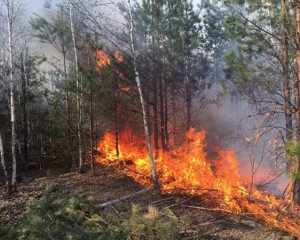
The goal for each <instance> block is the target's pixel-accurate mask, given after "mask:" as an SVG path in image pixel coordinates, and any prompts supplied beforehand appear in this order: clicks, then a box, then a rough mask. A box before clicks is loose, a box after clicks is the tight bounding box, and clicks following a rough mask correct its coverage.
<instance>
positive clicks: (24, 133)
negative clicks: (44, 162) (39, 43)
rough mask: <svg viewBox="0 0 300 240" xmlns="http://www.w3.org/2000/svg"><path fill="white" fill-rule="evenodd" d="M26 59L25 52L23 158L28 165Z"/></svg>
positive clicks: (23, 72) (23, 69) (23, 70)
mask: <svg viewBox="0 0 300 240" xmlns="http://www.w3.org/2000/svg"><path fill="white" fill-rule="evenodd" d="M26 59H27V54H25V59H24V56H23V54H22V57H21V61H22V92H23V106H22V107H23V158H24V161H25V163H26V167H28V163H29V150H28V145H29V144H28V143H29V141H28V137H29V129H28V128H29V122H28V121H29V120H28V77H27V69H26Z"/></svg>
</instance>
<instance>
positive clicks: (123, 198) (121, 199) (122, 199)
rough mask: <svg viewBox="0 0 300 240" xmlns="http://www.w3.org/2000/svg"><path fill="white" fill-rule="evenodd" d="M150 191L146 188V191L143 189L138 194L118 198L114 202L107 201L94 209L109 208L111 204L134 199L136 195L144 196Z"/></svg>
mask: <svg viewBox="0 0 300 240" xmlns="http://www.w3.org/2000/svg"><path fill="white" fill-rule="evenodd" d="M151 190H152V189H151V188H146V189H143V190H141V191H138V192H135V193H132V194H129V195H126V196H123V197H119V198H117V199H114V200H111V201H108V202H105V203H100V204H96V205H95V207H96V208H105V207H108V206H111V205H113V204H117V203H119V202H122V201H125V200H128V199H130V198H134V197H136V196H138V195H142V194H144V193H146V192H150V191H151Z"/></svg>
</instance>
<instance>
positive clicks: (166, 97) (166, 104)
mask: <svg viewBox="0 0 300 240" xmlns="http://www.w3.org/2000/svg"><path fill="white" fill-rule="evenodd" d="M164 97H165V126H164V128H165V144H166V149H168V146H169V130H168V119H169V118H168V84H167V80H166V79H165V86H164Z"/></svg>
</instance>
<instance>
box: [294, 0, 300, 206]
mask: <svg viewBox="0 0 300 240" xmlns="http://www.w3.org/2000/svg"><path fill="white" fill-rule="evenodd" d="M294 4H295V20H296V82H295V88H296V99H297V110H296V122H297V124H296V139H297V141H298V142H299V141H300V2H299V1H298V0H295V1H294ZM299 161H300V158H299V157H298V158H297V163H296V164H295V166H293V171H294V172H295V179H294V182H293V200H294V202H295V203H297V204H300V176H299V172H300V164H299Z"/></svg>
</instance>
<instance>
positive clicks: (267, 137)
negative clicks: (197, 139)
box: [194, 84, 288, 195]
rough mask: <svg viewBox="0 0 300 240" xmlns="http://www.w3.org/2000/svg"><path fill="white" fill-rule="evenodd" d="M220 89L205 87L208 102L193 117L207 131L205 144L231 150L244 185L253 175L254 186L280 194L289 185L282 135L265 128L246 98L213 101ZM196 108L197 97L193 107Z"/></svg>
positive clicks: (261, 118)
mask: <svg viewBox="0 0 300 240" xmlns="http://www.w3.org/2000/svg"><path fill="white" fill-rule="evenodd" d="M220 88H221V87H220V85H218V84H214V85H213V86H212V87H211V88H210V89H208V90H205V92H204V95H205V97H206V99H207V104H206V107H205V108H204V109H203V110H202V111H199V112H196V114H195V116H194V125H195V127H196V129H197V130H201V129H204V130H205V131H206V133H207V137H206V140H207V144H208V146H219V147H222V148H223V149H226V150H234V152H235V155H236V157H237V159H238V160H239V165H240V175H241V176H242V177H243V179H244V181H245V184H250V182H251V181H252V175H253V182H254V184H255V185H256V186H257V187H259V188H261V189H264V190H269V191H272V192H273V193H274V194H276V195H281V194H282V193H283V192H284V191H285V189H286V187H287V185H288V176H287V173H286V164H285V161H286V160H285V158H284V154H283V148H282V147H283V142H282V139H281V138H280V137H281V135H280V134H279V132H278V130H277V129H274V130H271V131H267V130H268V129H267V127H264V125H265V124H266V122H265V117H264V116H261V115H260V116H258V115H257V109H256V108H255V107H254V106H253V105H252V104H250V103H249V102H247V101H246V100H245V99H242V98H237V97H230V96H225V97H222V99H221V100H220V102H217V103H216V102H215V101H214V100H215V99H216V98H217V96H218V94H219V93H220V91H221V89H220ZM198 108H199V106H197V99H196V100H195V102H194V109H198ZM278 122H279V123H278V124H279V125H280V119H279V120H278Z"/></svg>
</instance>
